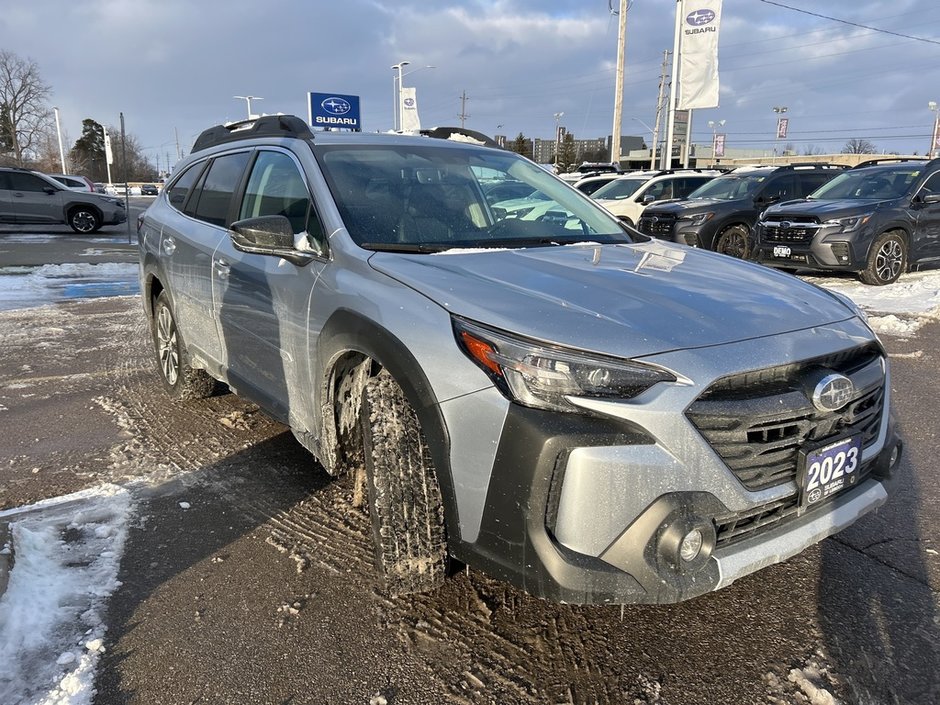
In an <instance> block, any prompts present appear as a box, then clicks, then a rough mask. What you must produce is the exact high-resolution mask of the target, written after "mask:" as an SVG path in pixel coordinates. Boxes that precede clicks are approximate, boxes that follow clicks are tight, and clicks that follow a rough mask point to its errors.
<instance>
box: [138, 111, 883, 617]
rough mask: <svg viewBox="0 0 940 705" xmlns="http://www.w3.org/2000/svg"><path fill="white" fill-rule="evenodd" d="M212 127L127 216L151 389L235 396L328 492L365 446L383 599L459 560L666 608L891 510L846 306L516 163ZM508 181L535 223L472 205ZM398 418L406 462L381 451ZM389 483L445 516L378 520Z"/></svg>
mask: <svg viewBox="0 0 940 705" xmlns="http://www.w3.org/2000/svg"><path fill="white" fill-rule="evenodd" d="M227 129H229V132H226V131H224V130H222V129H221V128H214V131H207V133H206V135H207V136H206V138H205V139H204V140H202V143H200V142H199V141H197V145H196V148H195V149H194V151H193V154H192V155H191V156H190V157H189V158H188V159H187V160H186V161H185V162H183V163H182V164H181V165H180V167H178V169H177V175H176V176H175V177H174V180H172V181H171V182H170V183H168V185H167V187H166V188H165V189H164V190H163V191H162V192H161V194H160V196H158V198H157V200H156V201H155V203H154V205H153V206H151V208H150V209H149V210H148V211H147V212H146V214H145V216H144V218H143V219H142V222H141V223H140V230H139V240H140V252H141V278H142V285H143V291H144V294H145V295H144V299H145V308H146V312H147V314H148V316H149V318H150V320H151V325H152V329H153V331H154V342H155V350H156V353H157V357H158V362H159V367H160V370H161V374H162V376H163V379H164V383H165V385H166V386H167V388H168V389H169V390H170V391H171V392H177V393H179V392H180V390H181V387H180V380H185V381H187V382H189V381H192V380H194V379H198V378H199V376H200V375H205V376H206V377H207V378H211V379H216V380H222V381H224V382H226V383H228V384H229V386H230V387H231V388H232V389H233V390H235V391H236V392H237V393H238V394H240V395H243V396H245V397H247V398H249V399H251V400H252V401H254V402H256V403H257V404H259V405H260V406H261V407H262V408H264V409H265V410H266V411H267V412H268V413H270V414H271V415H273V416H275V417H276V418H278V419H280V420H281V421H283V422H284V423H286V424H288V425H289V426H290V427H291V429H292V430H293V432H294V434H295V436H296V437H297V438H298V439H299V440H300V441H301V443H303V445H304V446H305V447H307V448H308V449H309V450H310V451H311V452H312V453H313V454H314V455H315V456H316V458H317V459H318V460H319V461H320V463H321V464H322V465H323V467H324V469H325V470H326V471H327V472H329V473H331V474H334V475H338V474H341V473H342V472H344V471H352V472H360V471H361V465H362V463H361V461H360V458H361V455H362V454H363V453H364V455H365V458H366V460H365V476H366V478H367V480H368V489H369V497H370V502H371V504H372V511H371V512H370V514H371V515H372V521H373V528H374V529H375V540H376V546H377V548H376V550H377V564H378V565H379V568H380V577H382V578H383V579H384V580H385V582H386V585H392V586H394V585H395V584H396V581H398V583H397V584H398V585H399V588H398V589H397V591H399V592H407V591H410V590H416V589H432V588H433V587H435V586H437V585H439V584H440V581H441V580H443V577H442V576H443V575H444V574H445V571H442V570H439V569H438V568H437V567H436V566H439V565H440V564H442V563H443V562H446V560H447V558H448V557H452V558H456V559H459V560H461V561H463V562H466V563H467V564H469V565H471V566H474V567H477V568H480V569H482V570H484V571H486V572H487V573H489V574H491V575H493V576H494V577H497V578H500V579H504V580H507V581H510V582H512V583H514V584H516V585H518V586H520V587H522V588H524V589H525V590H527V591H528V592H530V593H532V594H535V595H539V596H543V597H547V598H550V599H554V600H561V601H567V602H576V603H609V602H613V603H637V602H646V603H662V602H675V601H679V600H684V599H688V598H691V597H695V596H697V595H701V594H703V593H706V592H709V591H712V590H716V589H719V588H721V587H724V586H726V585H728V584H730V583H731V582H733V581H734V580H736V579H737V578H739V577H741V576H743V575H746V574H748V573H750V572H753V571H754V570H757V569H759V568H762V567H765V566H767V565H770V564H772V563H775V562H778V561H780V560H783V559H785V558H787V557H789V556H791V555H794V554H796V553H798V552H800V551H801V550H803V549H804V548H806V547H807V546H809V545H811V544H813V543H815V542H817V541H819V540H821V539H822V538H824V537H826V536H828V535H831V534H832V533H835V532H836V531H839V530H840V529H842V528H844V527H846V526H848V525H849V524H851V523H852V522H854V521H855V520H856V519H858V518H859V517H860V516H862V515H863V514H865V513H866V512H868V511H870V510H872V509H874V508H876V507H877V506H879V505H880V504H881V503H883V502H884V501H885V500H886V498H887V496H888V491H889V488H890V487H891V484H892V483H891V480H892V479H893V477H894V475H895V474H896V468H897V467H898V458H899V455H900V447H901V444H900V440H899V439H898V437H897V435H896V434H895V431H894V428H893V424H892V420H891V414H890V380H889V370H888V363H887V357H886V355H885V353H884V350H883V349H882V347H881V344H880V343H879V341H878V340H877V338H876V336H875V335H874V334H873V333H872V331H871V330H870V329H869V327H868V326H867V324H866V322H865V320H864V318H863V316H862V314H861V313H860V311H859V310H858V309H856V308H855V307H854V306H853V305H852V304H851V303H850V302H848V301H847V300H844V299H841V298H838V297H836V296H834V295H832V294H830V293H828V292H826V291H824V290H822V289H819V288H816V287H814V286H811V285H809V284H806V283H804V282H801V281H799V280H797V279H795V278H793V277H790V276H788V275H785V274H782V273H778V272H774V271H772V270H769V269H767V268H764V267H761V266H758V265H755V264H752V263H747V262H741V261H736V260H732V259H730V258H727V257H723V256H720V255H716V254H714V253H709V252H705V251H701V250H696V249H693V248H687V247H685V246H682V245H675V244H671V243H668V244H667V243H663V242H661V241H655V240H649V239H647V238H646V237H645V236H642V235H639V234H638V233H635V232H634V231H632V230H627V229H625V228H624V227H623V226H622V224H620V223H619V222H618V221H617V219H616V218H614V217H613V216H611V215H609V214H608V213H606V212H605V211H603V209H601V208H599V207H597V206H596V205H594V204H593V203H592V202H591V201H590V199H588V198H586V197H584V196H583V195H581V194H580V193H578V192H577V191H575V190H574V189H572V188H570V187H569V186H567V185H566V184H564V183H563V182H561V181H560V180H559V179H557V178H556V177H554V176H552V175H550V174H547V173H546V172H545V171H544V170H542V169H540V168H539V167H537V166H536V165H535V164H533V163H531V162H529V161H528V160H525V159H523V158H521V157H519V156H517V155H514V154H511V153H508V152H503V151H499V150H496V149H490V148H487V147H481V146H477V145H473V144H469V143H467V142H465V141H464V142H455V141H451V140H448V141H443V140H435V139H431V138H429V137H403V136H394V135H392V136H389V135H363V134H357V133H345V134H343V133H337V132H331V133H319V132H318V133H311V132H309V131H307V130H306V128H305V127H304V126H303V125H302V123H301V122H300V121H299V120H296V122H295V121H293V120H288V119H283V118H281V119H278V118H275V119H274V121H273V122H272V121H270V120H269V121H268V122H267V123H266V124H264V125H262V126H261V127H260V128H256V127H253V126H251V127H246V128H242V133H241V134H238V133H237V132H236V131H235V130H231V129H230V128H227ZM230 134H231V136H230ZM201 139H202V138H201ZM500 178H504V179H506V180H513V181H523V182H526V183H529V184H531V186H532V188H533V189H534V190H538V191H539V192H541V193H542V194H544V195H545V197H546V199H548V200H549V201H550V202H551V204H553V205H551V206H550V207H549V208H547V209H545V210H544V211H542V214H541V215H539V217H538V218H537V219H534V220H527V219H526V218H525V217H513V214H512V213H511V212H509V211H507V210H505V209H503V210H499V209H494V208H492V207H491V205H490V204H488V202H487V200H486V198H485V195H484V192H483V189H482V188H481V186H480V182H481V181H482V180H488V181H490V182H492V181H493V180H494V179H500ZM729 292H733V293H734V295H733V296H729ZM171 324H172V325H171ZM170 329H172V332H173V335H170V334H169V333H167V332H166V331H167V330H170ZM174 355H176V363H175V364H176V367H175V368H174ZM381 380H386V382H383V383H382V384H385V385H386V387H388V388H394V389H398V390H400V392H401V394H400V396H399V397H396V398H398V399H400V403H396V405H394V406H392V405H388V406H383V405H381V404H378V403H377V402H376V400H377V399H380V398H383V399H384V398H387V395H386V396H385V397H383V396H382V394H384V392H381V393H380V391H379V387H380V386H381V385H380V381H381ZM389 385H391V386H390V387H389ZM386 387H383V388H386ZM195 388H196V387H195V386H191V387H187V388H186V389H188V390H190V391H191V390H192V389H195ZM206 389H208V387H206ZM184 391H185V390H184ZM181 396H182V395H181ZM402 409H406V412H405V413H404V414H403V412H402V411H401V410H402ZM389 419H393V420H395V422H396V423H395V424H389V423H388V420H389ZM399 420H400V423H398V421H399ZM382 424H385V425H384V426H382ZM390 426H391V428H390ZM398 426H401V427H405V428H408V429H411V430H412V431H413V434H412V435H413V436H415V437H416V438H418V439H419V440H420V443H421V447H422V448H423V449H424V451H423V452H422V453H418V454H412V455H409V456H408V457H410V458H412V460H413V461H414V462H411V463H410V464H409V463H404V462H402V463H394V462H393V463H389V462H388V457H391V456H392V455H395V457H397V455H396V453H386V456H387V457H386V456H382V455H380V454H379V452H378V449H382V448H384V449H386V450H387V449H388V448H389V446H387V445H381V444H382V443H384V442H385V441H387V440H388V438H386V435H388V436H389V437H391V436H390V435H389V434H394V432H395V431H396V428H397V427H398ZM376 429H379V430H376ZM380 431H381V433H380ZM417 442H418V441H415V443H417ZM405 443H406V441H404V440H403V441H401V444H403V445H404V444H405ZM391 448H392V450H393V451H395V450H396V448H395V447H394V446H392V447H391ZM390 474H394V478H392V480H393V484H392V485H391V486H393V487H397V488H399V490H401V489H402V488H404V490H405V491H402V492H400V493H399V494H395V495H394V496H395V497H399V496H400V497H401V498H402V499H401V502H403V503H406V504H407V503H409V502H412V501H417V500H415V499H413V498H414V497H415V496H417V495H418V494H422V493H423V495H422V496H431V497H439V502H437V501H436V500H435V501H434V502H431V503H430V508H427V507H425V508H423V509H419V510H418V511H416V512H415V513H411V509H410V505H409V506H408V507H406V509H407V510H408V511H407V512H406V513H407V514H409V516H411V517H412V519H411V521H410V523H409V522H401V521H398V522H397V523H396V520H395V519H394V517H392V514H394V510H395V509H396V507H395V506H390V505H389V503H388V497H389V495H388V493H387V492H386V488H387V487H389V485H388V480H389V477H388V476H389V475H390ZM837 474H838V477H834V476H835V475H837ZM418 487H420V491H418V490H416V489H415V488H418ZM429 488H430V489H429ZM412 490H415V491H412ZM395 501H398V500H395ZM421 501H424V500H421ZM392 504H394V502H392ZM438 504H439V507H438V506H437V505H438ZM376 515H377V516H376ZM389 517H391V518H389ZM415 524H417V525H418V528H419V529H420V530H421V532H422V534H421V536H414V535H413V533H412V532H414V531H415V526H414V525H415ZM428 535H434V536H439V537H442V538H441V542H442V546H443V548H442V549H440V550H438V551H436V552H435V551H433V550H431V551H424V549H421V548H419V549H417V553H412V554H409V553H407V551H406V549H404V548H402V547H403V546H410V545H411V544H412V543H414V544H415V545H419V544H421V541H424V539H425V538H426V536H428ZM412 538H414V539H415V540H414V541H413V542H412V541H411V539H412ZM419 539H420V540H419ZM388 542H393V543H394V548H390V547H389V543H388ZM432 543H434V542H432ZM394 551H404V553H401V554H400V555H399V554H397V553H396V554H395V557H394V558H390V556H391V553H392V552H394ZM423 551H424V552H423ZM403 576H404V577H405V578H407V579H406V580H402V578H403ZM429 576H430V577H429ZM392 589H393V591H394V590H395V588H394V587H393V588H392Z"/></svg>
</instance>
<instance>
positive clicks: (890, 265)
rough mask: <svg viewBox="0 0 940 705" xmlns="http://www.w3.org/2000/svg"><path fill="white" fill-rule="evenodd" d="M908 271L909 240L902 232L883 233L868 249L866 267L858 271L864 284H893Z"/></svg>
mask: <svg viewBox="0 0 940 705" xmlns="http://www.w3.org/2000/svg"><path fill="white" fill-rule="evenodd" d="M906 271H907V242H906V241H905V240H904V237H903V236H902V235H901V234H900V233H896V232H887V233H882V234H881V235H879V236H878V237H877V238H875V241H874V242H873V243H872V245H871V249H870V250H869V251H868V262H867V264H866V265H865V269H863V270H862V271H860V272H859V273H858V278H859V279H861V280H862V283H863V284H869V285H871V286H884V285H885V284H893V283H894V282H896V281H897V280H898V277H900V276H901V275H902V274H904V272H906Z"/></svg>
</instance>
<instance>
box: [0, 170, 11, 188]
mask: <svg viewBox="0 0 940 705" xmlns="http://www.w3.org/2000/svg"><path fill="white" fill-rule="evenodd" d="M9 190H10V176H9V172H8V171H0V191H9Z"/></svg>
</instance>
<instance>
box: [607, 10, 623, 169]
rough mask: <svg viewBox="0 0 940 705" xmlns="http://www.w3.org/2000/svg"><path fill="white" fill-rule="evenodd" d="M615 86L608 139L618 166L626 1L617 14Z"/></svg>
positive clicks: (611, 155)
mask: <svg viewBox="0 0 940 705" xmlns="http://www.w3.org/2000/svg"><path fill="white" fill-rule="evenodd" d="M617 14H618V19H619V20H620V22H619V31H618V32H617V85H616V86H615V89H614V126H613V131H612V133H611V139H610V161H611V162H613V163H615V164H617V165H618V166H619V165H620V134H621V133H622V132H623V73H624V62H625V57H626V49H627V0H620V11H619V12H618V13H617Z"/></svg>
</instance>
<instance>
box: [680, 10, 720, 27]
mask: <svg viewBox="0 0 940 705" xmlns="http://www.w3.org/2000/svg"><path fill="white" fill-rule="evenodd" d="M714 20H715V13H714V12H713V11H711V10H696V11H695V12H690V13H689V15H688V16H687V17H686V18H685V21H686V22H688V23H689V24H690V25H692V26H693V27H702V26H704V25H707V24H709V23H710V22H713V21H714Z"/></svg>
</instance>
